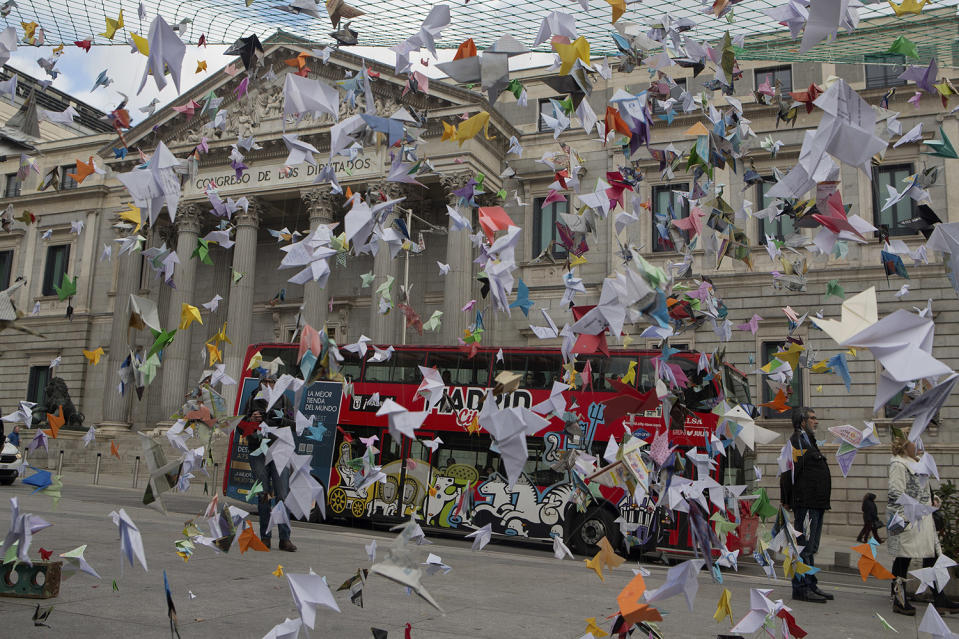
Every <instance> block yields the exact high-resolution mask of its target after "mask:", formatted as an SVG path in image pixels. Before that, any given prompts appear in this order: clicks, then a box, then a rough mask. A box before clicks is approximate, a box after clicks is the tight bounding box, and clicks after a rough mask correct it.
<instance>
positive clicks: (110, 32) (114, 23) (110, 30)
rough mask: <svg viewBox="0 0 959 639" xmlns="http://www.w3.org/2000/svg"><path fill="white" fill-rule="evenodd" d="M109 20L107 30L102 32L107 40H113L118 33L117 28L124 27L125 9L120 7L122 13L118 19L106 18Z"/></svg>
mask: <svg viewBox="0 0 959 639" xmlns="http://www.w3.org/2000/svg"><path fill="white" fill-rule="evenodd" d="M106 21H107V30H106V31H104V32H103V33H101V34H100V35H102V36H103V37H104V38H106V39H107V40H113V38H114V36H116V34H117V29H122V28H123V9H120V15H118V16H117V19H116V20H114V19H113V18H106Z"/></svg>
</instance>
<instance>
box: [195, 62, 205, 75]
mask: <svg viewBox="0 0 959 639" xmlns="http://www.w3.org/2000/svg"><path fill="white" fill-rule="evenodd" d="M201 71H206V60H197V62H196V73H200V72H201Z"/></svg>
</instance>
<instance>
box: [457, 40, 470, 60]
mask: <svg viewBox="0 0 959 639" xmlns="http://www.w3.org/2000/svg"><path fill="white" fill-rule="evenodd" d="M475 57H476V43H475V42H473V38H470V39H469V40H466V41H465V42H462V43H460V46H458V47H456V55H454V56H453V59H454V60H462V59H463V58H475Z"/></svg>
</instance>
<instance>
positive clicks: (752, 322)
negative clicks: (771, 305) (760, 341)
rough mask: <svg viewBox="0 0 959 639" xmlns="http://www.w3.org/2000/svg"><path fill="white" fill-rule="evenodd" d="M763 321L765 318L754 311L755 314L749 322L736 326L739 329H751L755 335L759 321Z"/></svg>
mask: <svg viewBox="0 0 959 639" xmlns="http://www.w3.org/2000/svg"><path fill="white" fill-rule="evenodd" d="M761 321H763V318H762V317H760V316H759V315H756V314H755V313H753V316H752V317H750V318H749V321H748V322H745V323H743V324H740V325H738V326H737V327H736V330H737V331H749V332H750V333H752V334H753V335H755V334H756V331H758V330H759V322H761Z"/></svg>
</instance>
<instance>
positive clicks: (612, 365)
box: [576, 355, 636, 392]
mask: <svg viewBox="0 0 959 639" xmlns="http://www.w3.org/2000/svg"><path fill="white" fill-rule="evenodd" d="M634 361H636V358H635V357H629V356H625V355H613V356H612V357H605V356H603V355H586V356H581V359H578V360H577V361H576V372H578V373H582V372H583V369H584V368H586V362H589V367H590V370H591V371H592V378H593V380H592V382H593V390H594V391H597V392H611V391H612V390H613V387H612V386H611V385H610V384H609V381H608V380H609V379H610V378H613V379H620V378H622V377H623V375H625V374H626V372H627V371H628V370H629V363H630V362H634ZM582 384H583V385H585V384H586V380H585V379H584V380H582Z"/></svg>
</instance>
